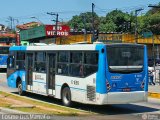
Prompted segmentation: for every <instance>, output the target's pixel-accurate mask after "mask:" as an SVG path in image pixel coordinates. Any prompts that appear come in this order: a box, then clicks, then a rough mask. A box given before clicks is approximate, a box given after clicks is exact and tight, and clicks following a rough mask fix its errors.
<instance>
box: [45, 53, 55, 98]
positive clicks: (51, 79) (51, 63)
mask: <svg viewBox="0 0 160 120" xmlns="http://www.w3.org/2000/svg"><path fill="white" fill-rule="evenodd" d="M55 63H56V53H49V54H48V76H47V78H48V94H49V95H55V72H56V68H55Z"/></svg>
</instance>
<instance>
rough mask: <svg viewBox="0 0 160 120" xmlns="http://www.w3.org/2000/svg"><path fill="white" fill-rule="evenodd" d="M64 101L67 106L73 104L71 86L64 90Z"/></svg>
mask: <svg viewBox="0 0 160 120" xmlns="http://www.w3.org/2000/svg"><path fill="white" fill-rule="evenodd" d="M62 102H63V104H64V105H65V106H71V103H72V101H71V91H70V89H69V87H65V88H63V90H62Z"/></svg>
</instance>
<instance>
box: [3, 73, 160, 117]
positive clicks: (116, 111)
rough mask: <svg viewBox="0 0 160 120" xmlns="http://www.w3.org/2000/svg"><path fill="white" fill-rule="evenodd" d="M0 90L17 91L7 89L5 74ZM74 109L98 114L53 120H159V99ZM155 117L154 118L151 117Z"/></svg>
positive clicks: (79, 106)
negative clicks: (157, 119)
mask: <svg viewBox="0 0 160 120" xmlns="http://www.w3.org/2000/svg"><path fill="white" fill-rule="evenodd" d="M0 90H2V91H6V92H12V93H14V94H17V93H16V92H17V89H12V88H8V86H7V84H6V74H4V73H3V74H2V73H1V74H0ZM26 97H30V98H32V99H36V100H41V101H45V102H49V103H53V104H59V105H61V101H60V100H57V99H53V98H49V97H46V96H41V95H36V94H32V93H27V94H26ZM74 108H76V109H81V110H87V111H92V112H95V113H98V115H94V116H85V117H80V116H79V117H62V116H55V117H53V118H52V119H55V120H57V119H58V120H106V119H107V120H129V119H130V120H143V119H146V118H147V117H150V116H151V117H156V116H158V115H157V114H159V116H158V117H159V119H160V99H153V98H149V99H148V102H142V103H134V104H125V105H103V106H96V105H84V104H79V103H76V104H75V105H74ZM152 115H155V116H152Z"/></svg>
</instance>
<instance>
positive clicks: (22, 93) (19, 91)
mask: <svg viewBox="0 0 160 120" xmlns="http://www.w3.org/2000/svg"><path fill="white" fill-rule="evenodd" d="M18 94H19V95H24V91H23V90H22V82H21V81H19V82H18Z"/></svg>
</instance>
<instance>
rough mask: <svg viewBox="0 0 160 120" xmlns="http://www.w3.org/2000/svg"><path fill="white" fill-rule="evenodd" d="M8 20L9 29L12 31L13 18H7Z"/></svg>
mask: <svg viewBox="0 0 160 120" xmlns="http://www.w3.org/2000/svg"><path fill="white" fill-rule="evenodd" d="M8 20H9V21H10V28H11V30H12V28H13V27H12V26H13V17H11V16H9V18H8Z"/></svg>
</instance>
